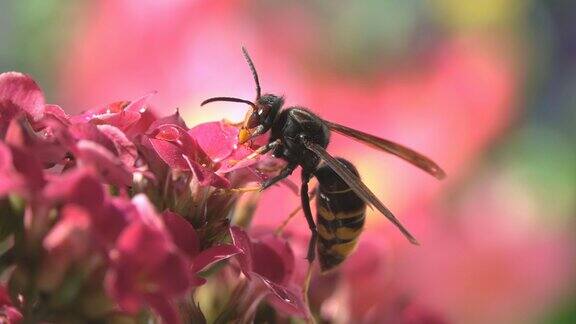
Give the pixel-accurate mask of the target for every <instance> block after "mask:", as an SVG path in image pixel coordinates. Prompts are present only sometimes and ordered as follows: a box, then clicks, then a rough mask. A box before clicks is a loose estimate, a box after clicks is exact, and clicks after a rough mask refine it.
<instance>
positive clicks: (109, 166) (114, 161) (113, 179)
mask: <svg viewBox="0 0 576 324" xmlns="http://www.w3.org/2000/svg"><path fill="white" fill-rule="evenodd" d="M76 149H77V158H78V160H79V161H80V162H81V163H82V164H83V165H90V166H92V167H94V168H95V170H97V171H98V173H99V174H100V176H101V177H102V178H103V179H105V180H106V181H108V182H109V183H111V184H114V185H118V186H129V185H131V184H132V172H131V171H130V170H129V169H128V168H127V167H126V166H125V165H124V164H123V163H122V161H121V160H120V159H119V158H118V157H116V156H114V155H113V154H112V153H111V152H110V151H108V150H107V149H106V148H104V147H103V146H101V145H99V144H97V143H94V142H92V141H87V140H81V141H79V142H78V143H77V144H76Z"/></svg>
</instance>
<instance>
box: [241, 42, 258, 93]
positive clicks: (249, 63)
mask: <svg viewBox="0 0 576 324" xmlns="http://www.w3.org/2000/svg"><path fill="white" fill-rule="evenodd" d="M242 53H243V54H244V58H245V59H246V62H248V65H249V66H250V71H252V76H253V77H254V82H255V83H256V99H259V98H260V94H261V90H260V81H259V79H258V72H256V68H255V67H254V62H252V59H251V58H250V54H248V51H247V50H246V47H244V46H242Z"/></svg>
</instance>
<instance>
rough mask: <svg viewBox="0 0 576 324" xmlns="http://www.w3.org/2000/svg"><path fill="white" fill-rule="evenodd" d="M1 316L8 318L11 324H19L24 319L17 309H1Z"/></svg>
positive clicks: (7, 307)
mask: <svg viewBox="0 0 576 324" xmlns="http://www.w3.org/2000/svg"><path fill="white" fill-rule="evenodd" d="M0 314H4V315H5V316H6V317H7V320H8V323H9V324H19V323H21V322H22V320H23V319H24V316H23V315H22V313H20V311H19V310H18V309H17V308H16V307H10V306H4V307H1V308H0Z"/></svg>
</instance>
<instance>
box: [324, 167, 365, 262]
mask: <svg viewBox="0 0 576 324" xmlns="http://www.w3.org/2000/svg"><path fill="white" fill-rule="evenodd" d="M338 160H339V161H340V162H341V163H343V164H344V165H345V166H346V167H347V168H348V169H350V170H351V171H352V172H354V173H355V174H356V175H358V171H357V170H356V168H355V167H354V166H353V165H352V163H350V162H348V161H346V160H344V159H342V158H338ZM315 175H316V178H318V182H319V186H318V189H317V196H316V223H317V227H318V244H317V251H318V260H319V262H320V268H321V270H322V272H325V271H328V270H331V269H333V268H335V267H336V266H338V265H339V264H340V263H342V262H343V261H344V260H345V259H346V257H348V255H350V254H351V253H352V251H353V250H354V248H355V247H356V243H357V242H358V237H359V235H360V233H361V232H362V227H363V225H364V217H365V214H366V203H365V202H364V201H363V200H362V199H361V198H360V197H358V195H356V193H354V191H352V189H350V187H349V186H348V185H347V184H346V183H345V182H344V181H342V180H341V179H340V177H339V176H338V175H336V173H334V171H332V169H330V168H329V167H328V166H326V165H323V166H321V167H320V168H318V170H317V171H316V172H315Z"/></svg>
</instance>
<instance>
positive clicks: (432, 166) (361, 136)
mask: <svg viewBox="0 0 576 324" xmlns="http://www.w3.org/2000/svg"><path fill="white" fill-rule="evenodd" d="M324 122H325V123H326V125H328V127H329V128H330V129H331V130H333V131H335V132H336V133H339V134H342V135H344V136H348V137H351V138H352V139H354V140H356V141H359V142H362V143H364V144H366V145H368V146H370V147H373V148H375V149H377V150H382V151H385V152H388V153H390V154H394V155H396V156H398V157H400V158H402V159H404V160H406V161H408V162H410V163H411V164H413V165H415V166H417V167H418V168H420V169H422V170H424V171H426V172H427V173H429V174H431V175H432V176H434V177H436V178H437V179H443V178H444V177H446V173H445V172H444V170H442V168H440V167H439V166H438V165H437V164H436V163H435V162H434V161H432V160H430V159H429V158H427V157H425V156H424V155H422V154H420V153H418V152H416V151H414V150H412V149H409V148H407V147H406V146H404V145H400V144H398V143H394V142H392V141H389V140H385V139H383V138H380V137H377V136H374V135H370V134H368V133H364V132H362V131H359V130H357V129H354V128H350V127H346V126H344V125H340V124H336V123H332V122H329V121H326V120H325V121H324Z"/></svg>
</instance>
